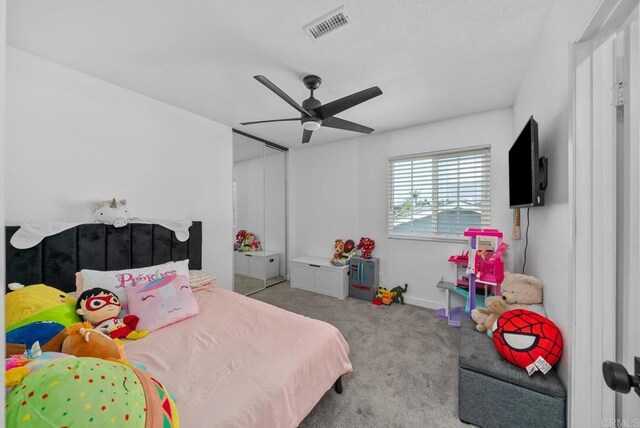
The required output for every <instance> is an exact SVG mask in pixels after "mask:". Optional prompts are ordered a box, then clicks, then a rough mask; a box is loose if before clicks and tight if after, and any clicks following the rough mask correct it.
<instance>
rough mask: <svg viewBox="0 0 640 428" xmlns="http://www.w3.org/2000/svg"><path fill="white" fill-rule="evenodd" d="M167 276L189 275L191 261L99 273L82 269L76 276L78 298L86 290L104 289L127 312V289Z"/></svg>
mask: <svg viewBox="0 0 640 428" xmlns="http://www.w3.org/2000/svg"><path fill="white" fill-rule="evenodd" d="M167 275H185V276H188V275H189V260H181V261H179V262H168V263H164V264H161V265H156V266H149V267H144V268H138V269H123V270H112V271H99V270H91V269H82V270H81V271H80V272H79V273H77V274H76V293H77V294H78V296H80V294H82V292H83V291H85V290H90V289H92V288H96V287H99V288H104V289H105V290H109V291H111V292H113V293H115V294H116V296H118V299H120V302H121V303H122V305H123V309H124V310H126V304H127V293H126V291H125V288H127V287H131V286H132V285H135V284H137V283H138V282H140V281H145V282H149V281H153V280H154V279H157V278H160V277H163V276H167Z"/></svg>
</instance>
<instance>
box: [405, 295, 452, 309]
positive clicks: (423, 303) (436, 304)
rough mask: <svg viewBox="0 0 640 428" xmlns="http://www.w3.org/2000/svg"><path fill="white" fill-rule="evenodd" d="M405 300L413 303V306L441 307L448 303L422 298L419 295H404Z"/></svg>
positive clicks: (410, 303)
mask: <svg viewBox="0 0 640 428" xmlns="http://www.w3.org/2000/svg"><path fill="white" fill-rule="evenodd" d="M402 297H404V302H405V303H407V304H409V305H413V306H421V307H423V308H427V309H439V308H442V307H443V306H445V305H446V303H442V302H436V301H434V300H428V299H421V298H419V297H411V296H407V295H404V296H402Z"/></svg>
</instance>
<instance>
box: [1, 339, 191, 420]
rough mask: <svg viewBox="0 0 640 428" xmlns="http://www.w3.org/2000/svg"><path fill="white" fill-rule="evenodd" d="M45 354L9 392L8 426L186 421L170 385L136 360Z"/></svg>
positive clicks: (32, 364) (32, 363) (28, 366)
mask: <svg viewBox="0 0 640 428" xmlns="http://www.w3.org/2000/svg"><path fill="white" fill-rule="evenodd" d="M91 340H93V339H90V342H91ZM45 358H46V356H45V355H43V356H42V357H40V358H38V359H36V360H33V361H32V362H30V363H29V364H28V365H27V370H29V372H30V373H29V374H28V375H26V376H24V377H23V378H22V379H21V380H20V384H19V385H17V386H16V387H15V388H13V389H12V390H11V391H9V392H7V395H6V409H5V415H6V425H7V426H9V427H62V426H69V427H89V426H95V427H112V426H114V427H125V426H132V427H133V426H135V427H166V428H171V427H178V426H179V425H180V424H179V415H178V412H177V408H176V405H175V403H174V402H173V399H172V398H171V395H170V394H169V393H168V391H167V390H166V388H164V386H163V385H162V384H161V383H160V382H159V381H158V380H156V379H155V378H154V377H152V375H151V374H149V373H147V372H145V371H143V370H141V369H139V368H137V367H135V366H134V365H132V364H128V363H126V362H124V361H105V360H103V359H100V358H94V357H74V356H70V355H63V354H60V355H57V356H55V357H54V358H52V359H50V360H46V359H45ZM41 360H42V362H41Z"/></svg>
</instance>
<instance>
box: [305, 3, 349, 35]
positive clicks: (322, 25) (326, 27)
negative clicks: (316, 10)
mask: <svg viewBox="0 0 640 428" xmlns="http://www.w3.org/2000/svg"><path fill="white" fill-rule="evenodd" d="M350 24H351V17H350V16H349V13H348V12H347V11H346V10H345V8H344V6H340V7H339V8H337V9H334V10H332V11H331V12H329V13H327V14H326V15H322V16H321V17H320V18H317V19H314V20H313V21H311V22H310V23H308V24H307V25H305V26H304V27H302V29H303V30H304V31H305V33H307V34H308V35H309V36H311V37H312V38H314V39H317V38H318V37H322V36H324V35H325V34H329V33H330V32H332V31H334V30H337V29H338V28H343V27H345V26H347V25H350Z"/></svg>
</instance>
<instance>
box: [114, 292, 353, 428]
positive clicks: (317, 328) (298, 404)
mask: <svg viewBox="0 0 640 428" xmlns="http://www.w3.org/2000/svg"><path fill="white" fill-rule="evenodd" d="M195 295H196V298H197V300H198V304H199V306H200V314H199V315H197V316H195V317H193V318H189V319H187V320H184V321H181V322H179V323H177V324H173V325H170V326H168V327H165V328H162V329H160V330H157V331H155V332H153V333H151V334H149V336H147V337H146V338H144V339H140V340H137V341H130V342H129V341H127V345H126V348H125V350H126V353H127V359H128V360H130V361H135V362H139V363H142V364H144V365H145V366H146V367H147V369H148V370H149V372H150V373H151V374H153V376H154V377H156V378H157V379H158V380H159V381H160V382H163V383H164V384H165V386H166V387H167V389H168V390H169V391H170V392H171V393H172V394H173V395H174V396H175V398H176V404H177V406H178V411H179V413H180V420H181V426H182V427H185V428H200V427H265V428H271V427H274V428H275V427H295V426H297V425H298V424H299V423H300V421H302V419H304V417H305V416H306V415H307V414H308V413H309V412H310V411H311V409H312V408H313V407H314V406H315V405H316V403H317V402H318V401H319V400H320V398H321V397H322V396H323V395H324V394H325V392H326V391H327V390H329V389H330V388H331V387H332V386H333V383H334V382H335V381H336V379H338V377H339V376H341V375H343V374H345V373H347V372H350V371H351V362H350V361H349V356H348V354H349V345H348V344H347V342H346V341H345V340H344V338H343V337H342V334H340V332H339V331H338V329H336V328H335V327H333V326H332V325H330V324H327V323H325V322H322V321H318V320H315V319H311V318H307V317H304V316H301V315H297V314H294V313H292V312H289V311H285V310H284V309H280V308H277V307H275V306H272V305H268V304H266V303H263V302H260V301H257V300H255V299H251V298H248V297H244V296H241V295H240V294H237V293H234V292H231V291H228V290H225V289H223V288H220V287H212V288H207V289H204V290H199V291H197V292H196V293H195Z"/></svg>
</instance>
